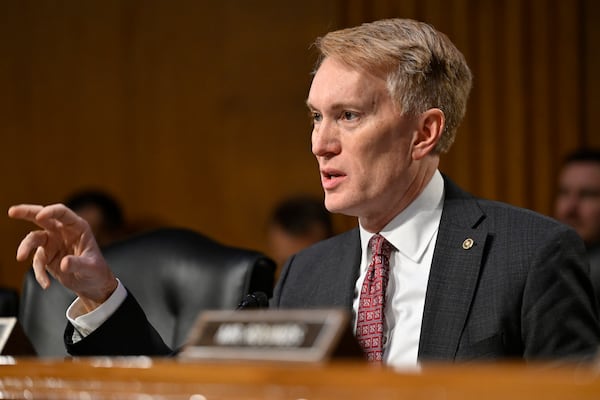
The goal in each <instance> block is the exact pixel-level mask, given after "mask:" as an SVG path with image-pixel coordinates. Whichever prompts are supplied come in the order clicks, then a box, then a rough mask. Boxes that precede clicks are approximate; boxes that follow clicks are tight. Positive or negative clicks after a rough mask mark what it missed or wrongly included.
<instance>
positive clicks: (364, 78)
mask: <svg viewBox="0 0 600 400" xmlns="http://www.w3.org/2000/svg"><path fill="white" fill-rule="evenodd" d="M384 95H388V92H387V86H386V82H385V80H384V79H382V78H380V77H378V76H375V75H373V74H370V73H368V72H366V71H364V70H361V69H357V68H352V67H349V66H347V65H346V64H343V63H341V62H337V61H336V60H327V59H326V60H325V61H324V62H323V63H322V64H321V67H320V68H319V70H317V72H316V74H315V77H314V78H313V81H312V83H311V86H310V90H309V93H308V99H307V100H306V104H307V106H308V107H309V108H314V107H320V106H322V103H326V104H327V106H328V107H339V106H343V105H345V104H348V103H356V102H367V103H373V102H376V101H377V99H380V98H381V97H382V96H384Z"/></svg>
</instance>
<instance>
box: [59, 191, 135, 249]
mask: <svg viewBox="0 0 600 400" xmlns="http://www.w3.org/2000/svg"><path fill="white" fill-rule="evenodd" d="M65 205H66V206H67V207H68V208H70V209H71V210H73V211H75V213H76V214H77V215H79V216H80V217H81V218H83V219H85V220H86V221H87V222H88V224H89V225H90V228H92V232H93V233H94V236H95V237H96V241H97V242H98V245H99V246H100V247H104V246H107V245H109V244H110V243H112V242H114V241H116V240H119V239H122V238H123V237H124V235H125V218H124V216H123V209H122V207H121V204H120V203H119V202H118V201H117V199H116V198H114V197H113V196H112V195H110V194H109V193H107V192H105V191H103V190H99V189H86V190H81V191H77V192H75V193H72V194H71V195H70V196H69V197H68V198H67V199H66V200H65Z"/></svg>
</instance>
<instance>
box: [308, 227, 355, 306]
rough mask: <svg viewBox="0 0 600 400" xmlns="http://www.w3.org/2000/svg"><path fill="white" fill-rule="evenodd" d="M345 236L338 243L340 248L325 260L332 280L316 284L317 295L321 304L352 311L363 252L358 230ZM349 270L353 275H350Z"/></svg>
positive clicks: (330, 253)
mask: <svg viewBox="0 0 600 400" xmlns="http://www.w3.org/2000/svg"><path fill="white" fill-rule="evenodd" d="M343 235H344V236H345V237H343V238H342V239H341V240H339V241H338V242H337V243H338V244H339V248H337V249H335V250H334V251H331V252H329V254H328V256H327V258H326V259H325V260H323V261H324V263H323V265H324V266H326V269H327V276H328V277H329V278H330V279H321V280H319V282H316V285H317V286H318V288H317V291H316V293H318V294H319V297H321V298H320V299H319V302H320V303H324V304H330V305H332V306H343V307H346V308H349V309H351V308H352V302H353V301H354V291H355V285H356V280H357V279H358V275H359V270H360V259H361V254H362V252H361V246H360V234H359V231H358V228H355V229H352V230H351V231H349V232H346V233H344V234H343ZM348 270H351V271H352V273H348Z"/></svg>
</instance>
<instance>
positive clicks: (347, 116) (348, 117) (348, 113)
mask: <svg viewBox="0 0 600 400" xmlns="http://www.w3.org/2000/svg"><path fill="white" fill-rule="evenodd" d="M356 118H358V115H357V114H355V113H353V112H352V111H344V113H343V114H342V119H345V120H347V121H352V120H353V119H356Z"/></svg>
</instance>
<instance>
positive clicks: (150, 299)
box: [19, 228, 275, 356]
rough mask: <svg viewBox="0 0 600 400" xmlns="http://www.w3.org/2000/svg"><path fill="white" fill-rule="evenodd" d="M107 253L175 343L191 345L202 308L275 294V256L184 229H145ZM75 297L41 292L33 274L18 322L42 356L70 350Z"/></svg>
mask: <svg viewBox="0 0 600 400" xmlns="http://www.w3.org/2000/svg"><path fill="white" fill-rule="evenodd" d="M103 254H104V256H105V258H106V260H107V261H108V263H109V265H110V267H111V269H112V270H113V272H114V274H115V275H116V276H117V277H118V278H119V280H121V282H122V283H123V284H124V285H125V287H127V289H128V290H129V291H130V292H131V293H133V295H134V296H135V298H136V299H137V300H138V302H139V303H140V305H141V306H142V308H143V309H144V311H145V312H146V315H147V317H148V319H149V321H150V322H151V323H152V324H153V325H154V327H155V328H156V330H157V331H158V332H159V333H160V335H161V336H162V338H163V340H164V341H165V343H167V344H168V345H170V346H171V347H172V348H176V347H179V346H181V345H182V344H183V343H184V342H185V339H186V337H187V335H188V332H189V331H190V329H191V327H192V325H193V324H194V322H195V321H196V319H197V316H198V314H199V313H200V312H201V311H203V310H218V309H235V308H236V306H237V305H238V304H239V302H240V301H241V300H242V298H243V296H244V295H246V294H247V293H251V292H255V291H262V292H265V293H267V295H268V296H269V297H270V296H271V295H272V290H273V280H274V271H275V264H274V262H273V261H272V260H270V259H269V258H267V257H265V256H264V255H262V254H261V253H259V252H256V251H252V250H246V249H240V248H235V247H230V246H225V245H222V244H220V243H217V242H215V241H214V240H212V239H209V238H207V237H205V236H203V235H201V234H199V233H196V232H193V231H190V230H186V229H178V228H165V229H160V230H157V231H153V232H150V233H145V234H141V235H139V236H136V237H132V238H129V239H126V240H124V241H121V242H118V243H115V244H113V245H110V246H109V247H107V248H106V249H103ZM74 298H75V296H74V294H73V293H72V292H70V291H68V290H67V289H65V288H64V287H62V286H61V285H60V284H59V283H57V282H52V284H51V285H50V287H49V288H48V289H47V290H46V291H44V290H42V289H41V288H40V287H39V285H38V284H37V282H36V281H35V278H34V276H33V271H32V270H30V271H29V272H28V274H27V276H26V279H25V282H24V286H23V291H22V298H21V307H20V310H19V320H20V322H21V325H22V326H23V329H24V331H25V333H26V334H27V336H28V337H29V339H30V340H31V342H32V343H33V345H34V347H35V349H36V351H37V353H38V355H39V356H64V355H66V351H65V348H64V344H63V337H62V336H63V331H64V327H65V324H66V317H65V312H66V309H67V307H68V306H69V304H70V303H71V302H72V301H73V300H74Z"/></svg>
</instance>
